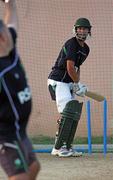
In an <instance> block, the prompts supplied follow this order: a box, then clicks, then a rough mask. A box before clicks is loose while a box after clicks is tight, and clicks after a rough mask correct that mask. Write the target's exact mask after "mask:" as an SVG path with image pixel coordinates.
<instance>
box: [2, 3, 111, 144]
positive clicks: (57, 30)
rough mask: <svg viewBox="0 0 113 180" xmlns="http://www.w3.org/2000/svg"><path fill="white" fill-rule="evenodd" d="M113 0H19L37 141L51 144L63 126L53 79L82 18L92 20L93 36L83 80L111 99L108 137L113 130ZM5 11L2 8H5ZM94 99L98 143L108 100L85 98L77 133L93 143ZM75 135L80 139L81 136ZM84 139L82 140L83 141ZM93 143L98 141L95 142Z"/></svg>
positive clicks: (33, 131) (22, 46) (30, 129)
mask: <svg viewBox="0 0 113 180" xmlns="http://www.w3.org/2000/svg"><path fill="white" fill-rule="evenodd" d="M112 4H113V0H108V1H106V0H99V1H98V0H80V1H76V0H33V1H30V0H24V1H18V2H17V7H18V15H19V24H20V25H19V39H18V47H19V52H20V55H21V57H22V60H23V63H24V66H25V68H26V71H27V75H28V78H29V83H30V85H31V89H32V94H33V111H32V115H31V117H30V123H29V127H28V132H29V135H30V137H31V138H32V140H33V142H34V143H36V144H39V143H44V142H45V143H48V144H49V143H51V142H53V141H51V139H53V138H54V136H55V132H56V130H57V125H56V121H57V119H58V117H59V114H58V112H57V109H56V104H55V102H53V101H51V98H50V95H49V92H48V88H47V78H48V74H49V72H50V70H51V67H52V65H53V64H54V62H55V60H56V58H57V56H58V53H59V51H60V49H61V47H62V45H63V43H64V42H65V41H66V40H67V39H68V38H70V37H72V36H73V33H72V29H73V25H74V23H75V21H76V19H78V18H79V17H86V18H88V19H89V20H90V21H91V24H92V37H91V39H89V40H88V41H87V43H88V45H89V46H90V49H91V51H90V54H89V57H88V58H87V60H86V61H85V63H84V64H83V65H82V67H81V82H82V83H84V84H86V85H87V86H88V87H89V89H90V90H92V91H96V92H98V93H100V94H102V95H104V96H105V97H106V99H107V103H108V110H107V113H108V118H107V136H108V137H109V138H108V143H112V141H111V140H112V135H113V111H112V109H113V107H112V104H113V103H112V102H113V62H112V58H113V50H112V49H113V28H112V21H113V15H112V14H113V13H112ZM0 13H1V15H2V7H1V12H0ZM88 100H90V103H91V129H92V137H94V143H95V142H96V143H100V142H101V143H102V139H103V103H98V102H96V101H93V100H91V99H88V98H85V99H84V107H83V112H82V116H81V120H80V122H79V126H78V129H77V133H76V138H77V139H82V140H83V141H82V143H85V140H84V139H85V138H86V143H87V136H88V135H87V113H86V103H87V101H88ZM76 138H75V139H76ZM77 142H79V140H78V141H77ZM92 143H93V142H92Z"/></svg>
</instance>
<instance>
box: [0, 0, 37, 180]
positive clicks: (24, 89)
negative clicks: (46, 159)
mask: <svg viewBox="0 0 113 180" xmlns="http://www.w3.org/2000/svg"><path fill="white" fill-rule="evenodd" d="M1 1H2V2H1V3H4V4H3V5H4V6H3V7H4V8H5V16H4V19H3V20H0V165H1V167H2V168H3V170H4V171H5V173H6V174H7V176H8V179H9V180H35V179H36V176H37V175H38V173H39V171H40V163H39V162H38V160H37V159H36V156H35V154H34V153H33V152H32V144H31V142H30V140H29V138H28V136H27V132H26V128H27V124H28V120H29V116H30V114H31V109H32V99H31V91H30V87H29V85H28V83H27V78H26V73H25V71H24V68H23V65H22V63H21V60H20V57H19V55H18V52H17V48H16V40H17V31H18V17H17V10H16V1H15V0H9V1H8V0H6V1H3V0H1Z"/></svg>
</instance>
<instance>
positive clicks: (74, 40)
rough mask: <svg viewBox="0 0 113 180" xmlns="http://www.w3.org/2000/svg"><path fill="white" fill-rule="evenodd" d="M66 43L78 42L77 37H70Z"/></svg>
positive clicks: (73, 43)
mask: <svg viewBox="0 0 113 180" xmlns="http://www.w3.org/2000/svg"><path fill="white" fill-rule="evenodd" d="M65 44H66V45H69V44H72V45H75V44H76V38H75V37H72V38H70V39H68V40H67V41H66V42H65Z"/></svg>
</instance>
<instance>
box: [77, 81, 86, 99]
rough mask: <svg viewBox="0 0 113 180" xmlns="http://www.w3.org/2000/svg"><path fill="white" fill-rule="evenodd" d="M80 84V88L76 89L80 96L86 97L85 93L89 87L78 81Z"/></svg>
mask: <svg viewBox="0 0 113 180" xmlns="http://www.w3.org/2000/svg"><path fill="white" fill-rule="evenodd" d="M78 84H79V90H78V91H76V94H77V95H78V96H81V97H84V96H85V93H86V92H87V91H88V88H87V86H86V85H84V84H81V83H78Z"/></svg>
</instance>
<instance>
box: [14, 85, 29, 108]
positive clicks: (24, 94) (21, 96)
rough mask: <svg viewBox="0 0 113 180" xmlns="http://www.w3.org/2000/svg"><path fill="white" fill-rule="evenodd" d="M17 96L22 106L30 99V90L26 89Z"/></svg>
mask: <svg viewBox="0 0 113 180" xmlns="http://www.w3.org/2000/svg"><path fill="white" fill-rule="evenodd" d="M17 95H18V98H19V101H20V103H21V104H24V103H25V102H27V101H29V100H30V99H31V90H30V88H29V87H26V88H25V89H24V90H23V91H20V92H18V94H17Z"/></svg>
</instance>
